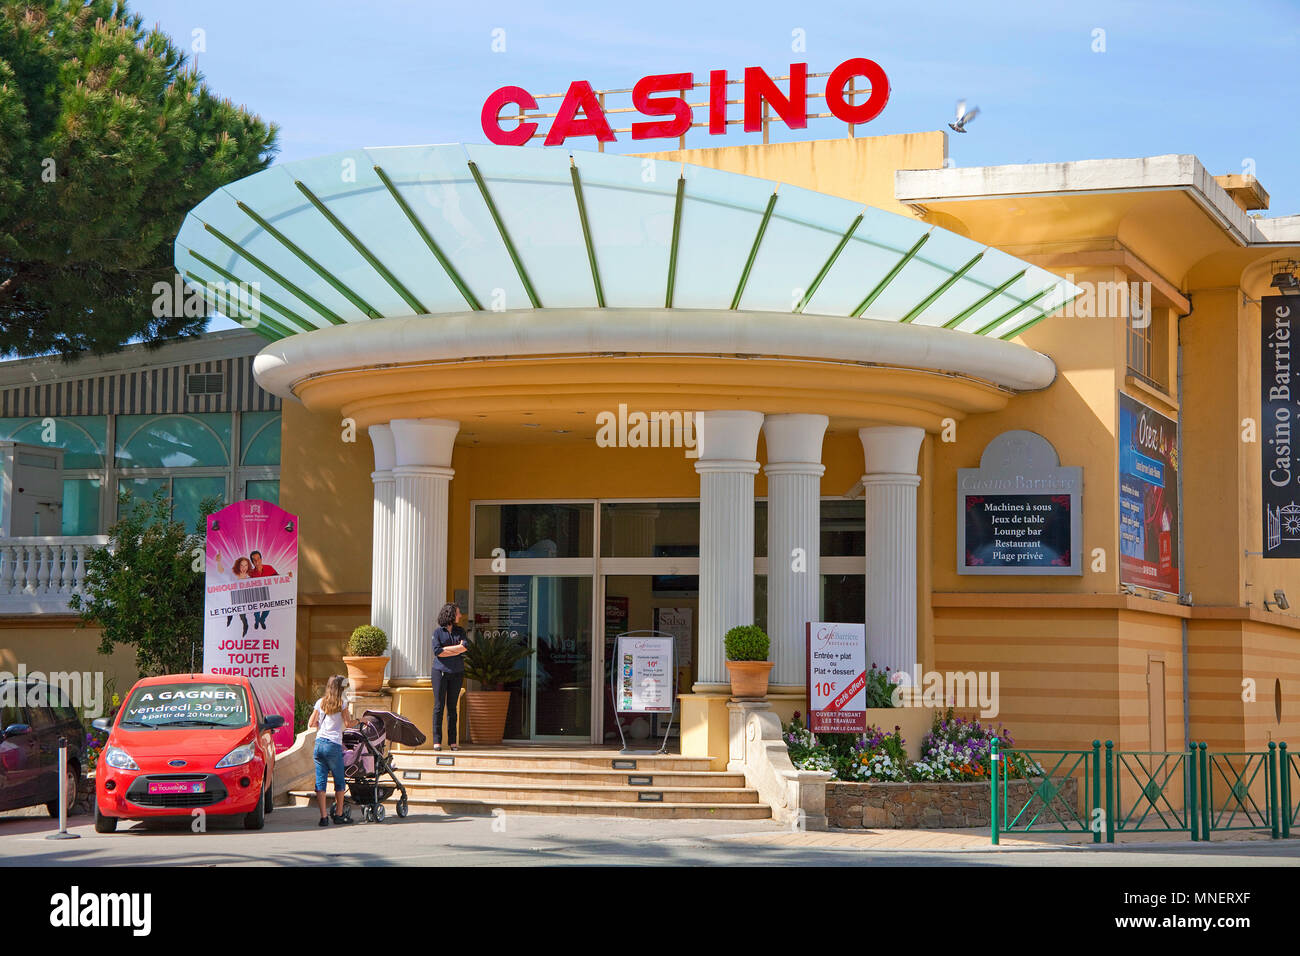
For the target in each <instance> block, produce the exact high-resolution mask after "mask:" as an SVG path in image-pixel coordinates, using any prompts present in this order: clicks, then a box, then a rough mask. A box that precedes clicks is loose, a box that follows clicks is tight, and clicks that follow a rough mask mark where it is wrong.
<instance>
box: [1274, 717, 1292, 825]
mask: <svg viewBox="0 0 1300 956" xmlns="http://www.w3.org/2000/svg"><path fill="white" fill-rule="evenodd" d="M1277 746H1278V754H1279V755H1280V756H1279V759H1278V763H1279V764H1280V765H1281V770H1282V779H1281V781H1280V783H1281V784H1282V793H1281V797H1282V839H1283V840H1289V839H1291V758H1290V757H1288V756H1287V752H1286V741H1285V740H1284V741H1282V742H1281V743H1280V744H1278V745H1277Z"/></svg>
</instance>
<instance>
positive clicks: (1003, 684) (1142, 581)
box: [5, 132, 1300, 767]
mask: <svg viewBox="0 0 1300 956" xmlns="http://www.w3.org/2000/svg"><path fill="white" fill-rule="evenodd" d="M569 145H573V144H569ZM1267 206H1268V196H1267V194H1266V193H1265V191H1264V189H1263V188H1262V187H1261V186H1260V184H1259V183H1258V182H1257V181H1256V180H1255V179H1254V178H1253V177H1244V176H1238V175H1228V176H1213V175H1211V174H1210V173H1209V172H1208V171H1207V170H1206V169H1205V168H1204V167H1203V166H1202V165H1201V163H1200V162H1199V161H1198V160H1197V159H1196V158H1195V157H1193V156H1186V155H1167V156H1155V157H1147V158H1138V159H1117V160H1098V161H1091V160H1090V161H1081V162H1070V163H1057V164H1048V165H1020V166H994V167H980V168H954V167H952V166H951V165H950V164H949V163H948V161H947V137H946V134H944V133H941V132H926V133H917V134H911V135H903V136H881V137H861V136H856V137H850V138H845V139H838V140H816V141H804V142H794V143H780V144H764V145H752V146H732V147H722V148H715V149H687V150H681V149H678V150H670V151H665V152H659V153H653V154H647V155H645V156H616V155H612V154H605V153H598V152H587V151H581V150H576V149H575V150H570V149H568V148H563V149H543V148H538V147H528V146H498V145H488V146H482V145H468V146H461V145H449V146H414V147H394V148H381V149H364V150H360V149H359V150H354V151H350V152H346V153H342V154H337V155H332V156H326V157H322V158H319V159H314V160H307V161H300V162H293V163H286V164H282V165H276V166H274V167H272V168H271V169H268V170H266V171H265V172H262V173H259V174H257V175H254V176H251V177H249V178H247V179H244V180H241V181H239V182H236V183H232V184H230V185H229V186H227V187H225V188H223V189H221V190H218V191H217V192H215V193H214V194H212V195H211V196H210V197H209V198H208V199H206V200H205V201H204V202H203V203H201V204H200V205H199V206H197V207H196V208H195V209H194V210H193V211H192V213H191V214H190V215H189V216H188V217H187V219H186V221H185V224H184V226H183V227H182V229H181V232H180V235H179V237H178V239H177V242H176V266H177V270H178V272H180V273H181V274H182V275H183V276H185V278H186V280H187V281H188V282H190V283H192V284H195V285H207V284H212V285H218V284H228V283H236V284H237V283H245V284H249V285H252V284H256V286H257V288H258V289H259V290H260V303H259V305H258V311H257V312H256V313H254V312H253V311H252V310H248V311H244V310H242V309H241V308H240V307H239V305H238V303H237V297H236V296H229V297H228V298H227V300H226V301H225V308H226V311H227V312H228V313H229V314H231V315H232V317H234V318H237V319H240V320H242V321H244V322H245V324H248V325H249V326H250V327H254V331H253V332H250V333H246V334H241V333H234V334H233V335H232V336H228V337H224V338H223V337H210V338H209V339H207V342H208V343H209V347H211V348H214V349H216V348H223V347H225V346H224V345H223V344H222V343H225V342H228V341H229V342H233V341H235V340H236V339H238V340H239V341H241V342H244V343H248V342H251V341H252V339H251V336H252V335H254V334H256V335H258V336H261V339H260V340H258V344H259V345H260V346H261V347H260V350H258V351H257V352H256V356H255V357H253V358H251V370H252V371H251V374H252V376H253V377H254V379H255V386H256V388H255V389H254V390H251V391H249V392H248V393H247V394H248V395H249V396H252V397H253V399H255V402H254V404H256V403H257V402H262V401H263V400H262V399H261V398H259V397H258V396H262V395H264V396H265V402H263V404H261V405H257V407H258V408H261V407H265V408H266V410H267V411H266V412H265V413H262V412H257V413H256V414H267V413H270V412H274V413H275V414H276V415H277V416H278V417H277V420H276V421H277V427H278V428H279V442H278V447H277V449H276V462H275V464H274V466H271V465H266V464H262V463H260V459H259V460H258V463H253V462H249V463H245V462H244V461H241V460H237V457H232V454H233V453H231V452H227V458H226V460H225V462H224V464H222V465H220V466H219V467H220V468H221V469H224V470H223V471H222V476H223V479H224V480H225V482H226V488H227V491H228V493H229V494H231V495H235V496H242V495H248V496H250V497H252V496H254V495H253V494H252V492H253V489H252V487H251V486H249V485H242V486H241V485H240V484H239V482H240V481H241V480H246V481H253V480H257V481H270V480H274V481H276V482H278V485H277V486H276V489H275V490H276V493H277V496H278V502H279V504H280V505H281V506H282V507H284V508H286V509H288V510H290V511H293V512H296V513H298V514H299V515H300V529H301V537H300V547H301V554H300V565H299V566H300V585H299V586H300V592H299V594H300V609H299V628H298V665H297V673H298V683H299V687H300V696H303V697H306V696H307V695H308V694H309V693H310V692H311V691H312V689H313V688H314V687H316V686H318V685H319V684H320V683H321V681H322V680H323V679H324V677H325V676H327V675H328V674H329V673H332V672H335V671H337V670H339V669H340V666H341V665H340V663H339V659H340V657H341V655H342V648H343V643H344V641H345V639H346V636H347V634H348V632H349V631H350V630H351V629H352V628H353V627H354V626H356V625H357V624H360V623H364V622H367V621H373V622H374V623H376V624H378V625H380V626H382V627H383V628H384V629H385V630H386V631H387V632H388V633H389V635H390V638H391V642H392V646H391V653H392V658H391V664H390V668H389V675H388V682H387V692H388V693H390V694H391V695H392V697H393V701H394V703H393V706H394V709H396V710H399V711H400V712H402V713H404V714H408V715H410V716H412V717H413V718H414V719H416V720H417V722H419V723H421V724H422V725H424V726H427V725H428V723H429V720H430V707H431V699H432V694H431V691H430V689H429V677H428V674H429V669H430V656H429V655H430V650H429V641H428V635H429V634H430V632H431V630H432V627H433V619H434V615H435V614H436V612H437V610H438V608H439V607H440V605H441V604H442V603H443V602H445V601H447V600H456V601H457V602H459V603H461V604H462V605H464V606H465V607H466V608H467V610H468V612H469V614H470V615H471V618H472V620H473V621H474V624H475V626H476V627H477V628H480V629H497V628H506V629H511V630H515V631H517V632H518V633H520V634H521V635H522V636H524V637H525V638H526V639H527V640H528V641H529V642H530V643H531V644H532V645H533V646H534V647H536V649H537V654H536V655H535V656H534V657H533V659H532V663H531V664H530V670H529V674H528V676H527V677H526V678H525V680H523V681H522V682H520V683H519V684H518V685H516V686H515V687H513V689H512V693H513V696H512V701H511V708H510V714H509V723H508V727H507V738H508V739H509V740H512V741H517V742H521V743H523V742H545V743H550V744H560V743H575V744H586V745H592V744H600V743H602V742H606V741H609V740H610V739H612V738H614V739H616V736H617V735H616V728H615V726H614V724H613V719H614V718H613V714H612V711H611V707H610V704H609V692H608V688H609V677H610V675H609V672H608V664H609V657H608V655H609V648H610V646H611V643H612V640H613V638H614V636H615V635H616V634H618V633H622V632H623V631H627V630H633V629H641V628H657V629H659V630H663V631H666V632H668V633H673V634H675V635H676V636H677V637H678V640H677V648H678V655H677V661H676V663H677V666H678V693H679V701H680V712H679V721H680V738H679V741H680V747H681V749H682V752H683V754H690V755H695V756H708V757H711V758H713V759H714V761H715V763H716V765H717V766H719V767H721V766H723V765H725V763H726V757H727V727H728V715H727V708H726V705H727V701H728V698H729V692H728V677H727V672H726V670H725V666H724V661H723V651H722V635H723V633H724V632H725V631H726V630H727V629H728V628H730V627H731V626H734V625H736V624H743V623H750V622H755V623H758V624H760V625H762V626H763V627H764V628H765V629H766V630H767V631H768V633H769V634H770V636H771V639H772V657H771V659H772V660H773V661H774V663H775V666H774V669H773V672H772V678H771V679H772V699H773V702H774V703H775V705H776V708H777V710H778V711H779V712H780V713H781V714H782V715H786V716H788V715H789V713H791V712H792V711H794V710H797V709H802V708H804V707H805V700H806V697H805V694H806V692H805V679H806V660H805V646H804V640H805V636H804V635H805V631H804V623H805V622H807V621H819V620H820V621H840V622H862V623H864V624H865V625H866V631H867V635H868V647H869V656H870V657H871V659H872V660H873V661H874V662H875V663H877V664H878V665H880V666H882V667H884V666H889V667H890V668H892V669H893V670H896V671H897V670H905V671H907V672H909V673H911V672H913V671H914V670H916V669H918V668H919V669H920V670H921V671H922V672H924V671H939V672H977V673H980V672H982V673H992V672H996V673H997V674H998V687H999V692H1000V697H999V701H998V709H999V713H998V716H997V719H998V720H999V721H1001V722H1005V723H1006V725H1007V726H1008V728H1010V729H1011V731H1012V732H1013V734H1014V735H1015V737H1016V740H1017V742H1018V743H1020V744H1022V745H1026V746H1037V747H1060V748H1078V747H1080V746H1087V745H1089V744H1090V742H1091V741H1092V740H1093V739H1094V738H1101V739H1112V740H1114V741H1115V742H1116V744H1117V746H1120V747H1123V748H1126V749H1133V750H1146V749H1151V750H1165V749H1167V748H1174V749H1176V748H1180V747H1182V746H1183V744H1184V741H1185V740H1188V739H1196V740H1206V741H1209V742H1210V743H1211V745H1212V746H1215V747H1222V748H1229V749H1234V748H1235V749H1241V748H1255V749H1257V748H1259V747H1260V746H1264V745H1266V742H1267V741H1269V740H1285V739H1290V740H1292V741H1294V740H1300V617H1297V616H1296V612H1295V611H1294V610H1292V609H1290V606H1289V602H1287V601H1286V597H1285V596H1286V595H1287V594H1290V595H1292V597H1293V598H1300V570H1297V566H1296V562H1294V561H1291V560H1285V559H1277V558H1274V557H1270V556H1269V555H1268V552H1269V551H1270V550H1276V549H1275V547H1274V539H1276V541H1279V542H1281V541H1283V539H1287V537H1288V535H1289V534H1291V533H1292V531H1293V529H1291V527H1290V524H1288V523H1287V522H1286V521H1284V515H1283V514H1282V513H1281V512H1279V513H1278V515H1277V516H1276V518H1274V515H1273V512H1272V511H1270V512H1269V514H1268V515H1266V514H1265V505H1266V502H1265V500H1264V497H1263V495H1262V494H1261V488H1262V484H1263V482H1264V477H1263V475H1264V472H1263V471H1262V470H1261V469H1262V468H1263V467H1265V466H1264V465H1263V464H1262V463H1263V462H1265V461H1268V460H1271V459H1267V458H1266V457H1265V456H1264V455H1263V454H1262V452H1261V441H1262V440H1266V439H1261V437H1260V436H1261V435H1262V428H1263V423H1261V421H1260V418H1261V406H1260V396H1261V378H1260V375H1261V372H1260V369H1261V367H1262V363H1263V358H1264V356H1263V355H1262V352H1263V350H1264V349H1265V348H1266V346H1265V345H1264V344H1262V340H1261V309H1262V308H1263V306H1262V305H1261V303H1270V302H1273V301H1275V300H1276V298H1277V296H1278V295H1279V294H1282V293H1283V292H1284V290H1285V288H1286V287H1287V286H1288V284H1289V283H1288V282H1287V279H1286V277H1287V276H1294V275H1295V272H1296V265H1295V262H1296V260H1297V259H1300V217H1295V216H1293V217H1289V218H1272V219H1270V218H1265V217H1263V216H1262V215H1261V212H1262V211H1263V210H1265V209H1267ZM228 288H229V287H228ZM1295 300H1296V302H1298V303H1300V295H1296V296H1295ZM252 351H253V349H252V348H248V353H249V354H251V353H252ZM1269 361H1270V363H1271V361H1272V358H1271V356H1270V357H1269ZM229 408H230V409H233V410H238V409H235V407H234V406H233V405H232V406H229ZM239 408H240V409H242V408H243V406H242V405H241V406H239ZM233 413H234V411H231V410H228V411H227V412H226V414H228V415H229V414H233ZM253 413H254V412H253V409H252V408H250V409H249V410H247V411H240V414H243V415H248V414H253ZM5 414H6V415H8V414H11V413H10V412H6V413H5ZM21 414H22V415H27V416H28V417H29V418H30V417H31V416H34V415H40V414H46V412H45V411H43V410H42V411H33V412H31V413H30V415H28V413H27V412H22V413H21ZM24 420H26V419H24ZM259 421H260V419H256V418H254V419H249V423H248V424H247V425H245V424H243V423H242V421H241V423H240V425H239V427H240V428H241V429H243V430H246V429H248V428H252V427H255V426H256V424H257V423H258V422H259ZM232 426H233V422H232ZM18 427H19V428H21V427H26V426H18ZM119 432H120V427H119ZM240 434H241V435H242V434H244V431H242V430H241V432H240ZM179 440H180V439H178V441H179ZM232 442H233V439H232ZM236 444H237V443H233V444H232V443H228V447H229V448H234V447H236ZM214 467H216V466H214ZM272 467H273V468H274V474H273V475H272V473H271V470H270V469H271V468H272ZM246 468H247V469H262V470H261V471H256V473H254V472H253V471H247V472H245V471H244V469H246ZM110 477H111V478H116V476H115V475H114V476H110ZM1287 493H1288V494H1289V491H1288V492H1287ZM1296 507H1297V510H1300V505H1298V506H1296ZM64 515H65V527H66V518H67V508H66V506H65V510H64ZM102 517H103V516H102V515H101V519H102ZM1270 521H1273V523H1274V524H1276V526H1277V529H1278V530H1277V533H1276V534H1273V535H1271V536H1270V534H1269V531H1268V529H1269V527H1270V526H1271V525H1270ZM102 523H103V522H102V520H101V524H102ZM69 530H71V529H69ZM77 530H78V531H81V530H82V529H80V527H78V529H77ZM95 530H96V531H99V530H102V528H96V529H95ZM1296 536H1297V537H1300V532H1296ZM11 540H13V539H11ZM20 543H21V542H20ZM11 546H12V545H11ZM74 584H75V582H74ZM45 613H47V614H48V613H51V612H49V611H46V612H45ZM56 617H57V615H56ZM16 620H17V618H10V619H9V625H10V626H14V621H16ZM69 639H71V638H69ZM658 730H659V728H658V727H652V726H650V725H649V724H648V723H646V725H645V726H642V727H639V728H637V732H639V733H642V734H644V735H647V736H648V735H649V734H651V733H652V732H656V731H658Z"/></svg>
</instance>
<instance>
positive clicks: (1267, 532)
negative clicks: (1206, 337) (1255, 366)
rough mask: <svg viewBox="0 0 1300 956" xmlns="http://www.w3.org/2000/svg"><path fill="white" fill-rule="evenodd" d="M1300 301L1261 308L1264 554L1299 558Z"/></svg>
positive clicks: (1275, 299)
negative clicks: (1294, 334)
mask: <svg viewBox="0 0 1300 956" xmlns="http://www.w3.org/2000/svg"><path fill="white" fill-rule="evenodd" d="M1296 305H1300V299H1297V298H1295V297H1292V296H1282V295H1270V296H1265V297H1264V299H1263V302H1262V303H1261V306H1260V315H1261V322H1260V337H1261V342H1260V363H1261V368H1260V376H1259V378H1260V400H1259V404H1260V431H1261V432H1263V434H1262V435H1260V436H1259V447H1260V454H1261V455H1262V456H1263V463H1262V468H1261V469H1260V471H1261V472H1262V473H1263V487H1264V491H1263V499H1262V500H1263V502H1264V557H1266V558H1300V469H1297V468H1296V467H1295V465H1294V464H1293V462H1294V460H1295V455H1294V452H1293V447H1294V446H1293V445H1292V442H1291V428H1292V426H1293V425H1294V423H1295V422H1296V420H1297V419H1298V418H1300V389H1298V388H1297V385H1298V384H1300V383H1297V382H1296V375H1297V373H1296V372H1295V371H1293V365H1292V362H1291V319H1292V318H1293V312H1294V307H1295V306H1296Z"/></svg>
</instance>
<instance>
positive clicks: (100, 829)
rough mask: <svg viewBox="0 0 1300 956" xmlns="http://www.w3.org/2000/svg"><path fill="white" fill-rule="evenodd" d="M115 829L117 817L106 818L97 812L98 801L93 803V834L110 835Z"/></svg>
mask: <svg viewBox="0 0 1300 956" xmlns="http://www.w3.org/2000/svg"><path fill="white" fill-rule="evenodd" d="M116 829H117V817H106V816H104V815H103V814H102V813H100V812H99V801H98V800H96V801H95V832H96V833H112V832H113V831H114V830H116Z"/></svg>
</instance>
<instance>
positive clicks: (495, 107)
mask: <svg viewBox="0 0 1300 956" xmlns="http://www.w3.org/2000/svg"><path fill="white" fill-rule="evenodd" d="M874 95H875V94H874V93H873V94H872V96H873V97H874ZM507 103H514V104H515V105H517V106H519V107H521V110H520V112H522V111H523V110H535V109H537V100H535V99H533V96H532V94H531V93H529V92H528V91H527V90H526V89H524V88H523V87H522V86H503V87H501V89H499V90H497V91H496V92H494V93H493V94H492V95H491V96H489V97H488V98H487V99H486V100H485V101H484V103H483V113H482V116H481V117H480V119H481V122H482V124H483V133H484V135H486V136H487V138H488V139H489V140H490V141H491V142H493V143H496V144H497V145H498V146H523V145H524V144H525V143H527V142H528V141H529V140H530V139H532V136H533V133H535V132H537V124H536V123H520V124H519V125H518V126H516V127H515V128H514V129H512V130H504V129H502V128H501V109H502V108H503V107H504V106H505V105H506V104H507Z"/></svg>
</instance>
